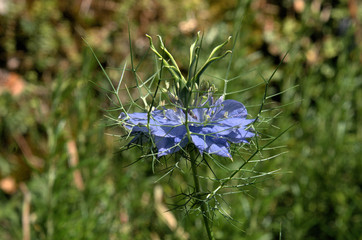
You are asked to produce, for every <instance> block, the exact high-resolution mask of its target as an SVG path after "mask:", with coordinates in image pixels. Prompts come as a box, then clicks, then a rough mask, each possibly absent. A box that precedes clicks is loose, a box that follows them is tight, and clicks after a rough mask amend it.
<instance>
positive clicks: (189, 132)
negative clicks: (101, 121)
mask: <svg viewBox="0 0 362 240" xmlns="http://www.w3.org/2000/svg"><path fill="white" fill-rule="evenodd" d="M195 102H197V101H195ZM176 106H177V105H176ZM185 112H186V110H185V108H183V107H181V106H180V105H178V106H177V107H176V109H163V110H154V111H151V112H150V116H148V113H131V114H128V116H126V115H125V114H124V113H122V114H121V115H120V116H119V118H120V119H121V120H122V122H123V125H124V127H125V128H126V129H128V130H129V131H130V134H131V135H134V136H135V138H134V139H133V140H132V141H131V143H132V142H136V141H140V140H142V139H143V140H144V137H145V136H146V137H147V138H150V137H152V140H153V143H154V144H155V145H156V147H157V150H158V157H161V156H164V155H168V154H172V153H175V152H177V151H179V150H181V149H183V148H184V147H185V146H186V145H187V144H189V143H190V142H191V143H192V144H194V145H195V146H196V148H197V149H198V150H199V151H200V153H201V154H203V153H207V154H216V155H219V156H222V157H229V158H232V157H231V154H230V143H242V142H245V143H247V142H248V141H247V139H249V138H251V137H253V136H254V135H255V134H254V132H252V131H250V130H248V125H249V124H250V123H252V122H253V121H254V119H246V117H247V110H246V108H245V107H244V105H243V104H242V103H240V102H238V101H235V100H224V98H223V97H220V98H219V99H218V100H216V101H214V98H213V97H212V96H210V94H209V97H208V99H207V100H206V101H204V102H203V103H199V104H195V106H193V107H192V108H191V107H190V108H189V109H188V112H187V115H186V113H185ZM141 138H142V139H141ZM147 138H146V139H147Z"/></svg>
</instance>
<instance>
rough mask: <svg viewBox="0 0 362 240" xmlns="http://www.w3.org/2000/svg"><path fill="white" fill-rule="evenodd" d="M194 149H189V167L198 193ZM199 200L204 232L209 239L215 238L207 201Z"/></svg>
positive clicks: (198, 183) (213, 239)
mask: <svg viewBox="0 0 362 240" xmlns="http://www.w3.org/2000/svg"><path fill="white" fill-rule="evenodd" d="M194 152H195V150H192V151H191V154H190V160H191V168H192V175H193V177H194V182H195V189H196V193H197V194H200V193H201V187H200V182H199V178H198V177H197V166H196V159H197V158H196V157H195V153H194ZM198 201H200V202H201V213H202V216H203V219H204V225H205V228H206V232H207V236H208V237H209V240H215V238H214V233H213V232H212V229H211V227H210V216H209V211H208V210H209V209H208V206H207V203H206V202H204V201H202V200H198Z"/></svg>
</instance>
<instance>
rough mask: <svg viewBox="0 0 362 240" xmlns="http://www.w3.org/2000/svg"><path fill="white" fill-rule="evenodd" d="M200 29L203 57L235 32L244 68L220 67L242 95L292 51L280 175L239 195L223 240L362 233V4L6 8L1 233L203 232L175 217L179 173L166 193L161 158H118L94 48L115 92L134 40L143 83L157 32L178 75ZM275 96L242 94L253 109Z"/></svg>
mask: <svg viewBox="0 0 362 240" xmlns="http://www.w3.org/2000/svg"><path fill="white" fill-rule="evenodd" d="M198 31H202V34H203V35H204V36H203V51H204V52H205V53H207V52H210V49H212V48H213V47H215V45H216V44H219V43H220V42H223V41H224V40H225V39H226V38H227V37H228V36H230V35H231V36H233V38H232V41H234V42H233V43H229V44H228V45H227V46H226V48H227V49H231V48H232V46H233V45H232V44H235V47H234V51H233V55H232V58H230V57H229V58H225V59H226V60H223V61H222V62H220V63H218V64H215V65H213V66H212V70H210V71H208V74H209V75H212V76H222V77H225V69H226V68H227V66H228V63H229V62H230V65H229V66H230V71H229V77H230V78H232V77H235V76H238V77H239V80H238V81H233V82H232V85H231V87H232V88H233V89H239V90H240V89H241V90H242V89H247V88H250V87H252V86H256V85H258V84H260V83H263V79H262V77H261V76H263V77H265V78H268V77H269V76H270V75H271V73H272V72H273V71H274V70H275V69H276V67H277V65H278V64H279V63H280V62H281V60H282V58H283V56H284V55H285V54H286V53H287V52H288V55H287V56H286V58H285V59H284V61H283V63H282V64H281V66H280V67H279V69H278V71H277V72H276V74H275V76H274V77H273V79H272V82H271V84H270V86H269V92H268V94H269V95H273V94H276V93H282V94H280V95H275V96H274V97H272V99H271V100H272V101H273V104H272V106H274V107H275V106H276V107H278V109H279V110H280V115H278V117H277V118H275V119H273V123H272V125H273V126H277V127H278V128H279V129H280V131H282V130H283V129H286V128H288V127H289V126H291V125H294V127H293V128H291V129H290V130H289V131H288V132H287V133H286V134H284V135H283V137H282V138H281V139H279V140H278V145H280V146H282V148H280V149H278V148H276V149H274V150H273V154H278V153H284V152H286V153H284V154H282V155H280V156H278V157H276V158H273V159H271V160H270V161H265V162H263V163H262V165H261V166H259V168H260V169H262V170H263V171H266V172H267V171H273V170H276V169H280V171H279V174H278V175H273V176H271V177H268V178H266V179H264V180H263V181H262V182H260V183H257V184H256V185H255V186H254V188H250V189H249V192H248V194H239V195H233V196H232V197H230V199H228V202H229V204H230V215H231V216H232V217H233V219H234V220H228V219H225V218H223V217H222V216H221V217H218V218H216V219H215V221H214V226H213V228H214V231H215V236H216V238H217V239H263V240H264V239H265V240H266V239H278V238H279V237H280V235H281V239H362V192H361V188H362V157H361V156H362V64H361V63H362V52H361V50H362V3H361V2H360V1H357V0H341V1H335V0H328V1H322V0H308V1H307V0H294V1H293V0H283V1H275V0H254V1H248V0H245V1H241V0H240V1H236V0H228V1H216V0H183V1H178V2H176V1H171V0H137V1H136V0H119V1H117V0H104V1H101V0H73V1H69V0H62V1H60V0H0V141H1V144H0V239H4V240H8V239H9V240H10V239H11V240H13V239H25V240H28V239H152V240H157V239H205V238H206V235H205V233H204V229H203V226H202V222H201V220H200V219H197V216H193V215H192V214H190V216H185V213H184V212H182V211H167V210H168V209H169V208H171V207H170V206H169V205H168V204H167V203H169V202H171V203H172V198H170V197H171V196H173V195H175V194H176V193H177V186H178V184H179V183H178V182H177V181H182V178H179V179H178V178H175V179H174V180H173V181H171V182H169V181H168V180H167V179H162V180H161V181H159V182H157V183H155V181H156V180H157V179H159V177H160V176H161V175H162V174H161V175H160V174H158V173H157V172H156V173H153V172H152V169H151V163H150V162H147V161H140V162H138V163H136V164H133V165H130V164H131V163H132V162H134V161H135V160H136V159H137V156H138V155H137V154H139V153H138V152H137V151H119V149H120V148H121V146H122V145H124V142H120V141H119V140H118V139H117V137H114V136H112V135H113V134H120V133H121V129H120V128H109V127H107V125H106V120H105V116H104V115H105V110H106V109H108V108H109V107H111V106H110V104H111V103H110V101H109V99H108V98H107V96H106V94H105V92H104V90H102V88H109V86H107V81H106V79H105V75H104V73H103V72H102V70H101V68H100V67H99V65H98V63H97V61H96V59H95V57H94V56H93V55H92V52H91V51H90V48H89V47H88V46H87V44H86V42H87V43H88V44H89V46H91V47H92V49H93V50H94V52H95V54H96V56H97V58H98V59H99V61H100V63H101V64H102V66H103V67H105V69H106V71H107V73H108V75H109V76H110V78H111V79H112V80H113V81H114V82H115V83H117V81H118V80H119V78H120V76H121V73H122V68H123V65H124V64H125V63H126V62H127V67H130V61H131V51H130V45H131V46H132V59H133V61H134V62H135V65H137V66H138V73H139V74H140V77H144V78H146V77H147V76H149V75H150V74H152V71H154V69H155V61H154V56H152V54H151V52H150V51H149V42H148V39H147V38H146V37H145V34H149V35H151V36H153V37H154V38H155V37H156V35H161V36H162V37H163V38H164V42H165V45H166V46H167V48H168V49H169V50H170V51H171V52H172V54H173V56H176V58H177V59H179V61H180V62H179V64H180V66H181V68H182V66H184V67H185V65H187V61H188V55H189V46H190V44H191V43H192V42H193V41H194V39H195V36H196V33H197V32H198ZM129 33H130V34H129ZM129 35H130V38H129ZM182 61H184V62H182ZM186 68H187V67H185V69H186ZM125 77H126V79H125V80H124V81H126V82H128V83H129V84H130V85H132V83H131V82H132V78H131V74H129V75H128V74H126V75H125ZM215 84H216V85H217V84H218V83H215ZM219 87H222V86H219ZM263 90H264V88H263V86H260V87H255V88H252V89H251V90H250V91H245V92H243V93H241V94H235V95H232V96H230V97H232V98H235V99H237V100H241V101H242V102H243V103H244V104H245V105H246V106H247V108H248V110H249V112H250V113H251V115H253V113H254V114H255V113H256V111H257V109H256V108H253V106H257V105H258V104H260V101H261V99H262V97H263ZM271 131H274V132H275V130H271ZM127 165H130V166H127ZM126 166H127V167H126Z"/></svg>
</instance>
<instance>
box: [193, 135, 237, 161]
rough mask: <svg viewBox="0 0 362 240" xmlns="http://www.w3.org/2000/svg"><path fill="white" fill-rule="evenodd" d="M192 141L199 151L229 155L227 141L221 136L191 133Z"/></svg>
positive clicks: (223, 155)
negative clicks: (214, 136)
mask: <svg viewBox="0 0 362 240" xmlns="http://www.w3.org/2000/svg"><path fill="white" fill-rule="evenodd" d="M191 139H192V142H193V143H194V144H195V146H196V147H197V148H198V149H199V151H200V153H201V154H202V153H203V152H206V153H208V154H216V155H219V156H222V157H229V158H231V155H230V153H229V146H230V145H229V143H228V142H227V140H225V139H222V138H213V137H210V136H207V135H199V134H197V135H196V134H191Z"/></svg>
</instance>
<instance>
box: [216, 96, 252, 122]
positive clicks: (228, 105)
mask: <svg viewBox="0 0 362 240" xmlns="http://www.w3.org/2000/svg"><path fill="white" fill-rule="evenodd" d="M247 114H248V112H247V111H246V108H245V107H244V105H243V104H242V103H240V102H238V101H235V100H231V99H228V100H225V101H223V102H222V103H221V106H217V110H216V111H215V114H214V115H213V117H212V119H213V120H217V119H220V118H225V116H226V115H227V116H228V117H240V118H246V116H247Z"/></svg>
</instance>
